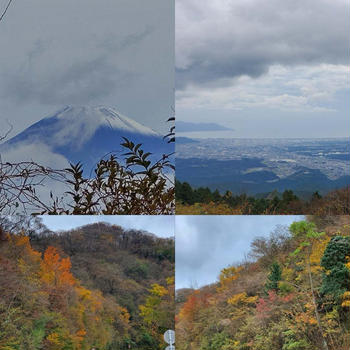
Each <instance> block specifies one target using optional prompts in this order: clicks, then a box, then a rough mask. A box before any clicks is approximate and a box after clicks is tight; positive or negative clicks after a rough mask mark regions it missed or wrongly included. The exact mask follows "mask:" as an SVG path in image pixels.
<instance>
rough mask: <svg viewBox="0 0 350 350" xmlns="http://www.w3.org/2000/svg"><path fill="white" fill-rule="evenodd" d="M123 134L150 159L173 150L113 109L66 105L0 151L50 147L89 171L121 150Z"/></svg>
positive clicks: (171, 146)
mask: <svg viewBox="0 0 350 350" xmlns="http://www.w3.org/2000/svg"><path fill="white" fill-rule="evenodd" d="M123 137H126V138H128V139H129V140H131V141H133V142H134V143H142V144H143V148H144V149H145V150H146V151H147V152H151V153H153V155H152V157H153V159H156V158H157V159H158V158H159V157H161V156H162V154H164V153H169V152H172V151H173V147H174V146H173V145H169V144H167V143H166V142H165V141H164V140H163V138H162V135H160V134H158V133H157V132H155V131H154V130H152V129H150V128H148V127H146V126H144V125H142V124H140V123H138V122H136V121H135V120H133V119H131V118H128V117H126V116H124V115H122V114H120V113H119V112H118V111H117V110H115V109H114V108H110V107H104V106H98V107H87V106H82V107H73V106H67V107H64V108H63V109H61V110H59V111H57V112H56V113H54V114H53V115H49V116H47V117H45V118H43V119H41V120H39V121H38V122H37V123H35V124H33V125H31V126H30V127H28V128H27V129H25V130H24V131H22V132H21V133H19V134H18V135H16V136H15V137H13V138H11V139H10V140H8V141H7V142H5V143H4V144H2V145H0V151H1V153H2V154H5V155H6V154H11V152H12V153H13V151H14V150H16V149H17V150H18V149H22V148H23V147H24V146H28V145H31V146H33V145H35V146H38V147H36V149H42V150H43V152H45V151H44V150H45V149H47V148H49V149H50V151H51V152H52V153H53V154H55V155H60V156H63V157H65V158H66V159H67V160H68V161H69V162H73V163H76V162H78V161H80V162H81V163H83V164H84V168H85V169H86V170H88V171H90V170H91V168H92V167H93V166H94V165H95V164H96V162H97V161H98V160H99V159H101V157H103V156H104V155H106V154H107V153H110V152H114V153H117V154H118V153H119V154H120V153H122V151H124V150H122V147H121V146H120V143H121V142H123ZM41 146H43V147H42V148H41ZM27 148H28V147H27ZM23 156H24V159H23V160H28V156H30V159H33V160H34V161H36V159H42V158H43V157H42V155H41V157H39V156H38V155H35V154H30V155H23ZM16 160H17V161H18V159H16ZM6 161H11V159H6ZM43 165H45V164H43Z"/></svg>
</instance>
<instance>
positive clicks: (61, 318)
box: [0, 223, 174, 350]
mask: <svg viewBox="0 0 350 350" xmlns="http://www.w3.org/2000/svg"><path fill="white" fill-rule="evenodd" d="M0 266H1V269H0V293H1V294H0V349H1V350H3V349H4V350H17V349H20V350H22V349H23V350H36V349H45V350H46V349H47V350H61V349H62V350H63V349H65V350H70V349H72V350H76V349H82V350H90V349H93V348H95V349H99V350H102V349H104V350H119V349H145V350H146V349H147V350H151V349H152V350H153V349H163V348H165V344H164V342H163V339H162V335H163V332H164V331H165V330H166V329H168V328H173V327H174V241H173V240H172V239H161V238H157V237H156V236H154V235H152V234H149V233H147V232H143V231H126V230H124V229H122V228H121V227H119V226H114V225H108V224H104V223H99V224H93V225H88V226H84V227H81V228H79V229H75V230H72V231H67V232H61V233H53V232H49V231H47V230H44V231H42V230H41V231H40V232H35V230H30V229H28V231H27V232H23V233H20V234H19V233H17V234H13V233H11V232H7V233H3V234H2V236H1V241H0Z"/></svg>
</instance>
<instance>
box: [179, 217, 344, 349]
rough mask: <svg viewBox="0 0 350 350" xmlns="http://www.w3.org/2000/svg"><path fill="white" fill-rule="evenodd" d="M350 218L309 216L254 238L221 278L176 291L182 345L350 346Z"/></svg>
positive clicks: (242, 346) (287, 347) (199, 347)
mask: <svg viewBox="0 0 350 350" xmlns="http://www.w3.org/2000/svg"><path fill="white" fill-rule="evenodd" d="M349 224H350V222H349V217H341V216H339V217H323V218H320V217H308V218H307V219H306V220H303V221H297V222H294V223H292V224H291V225H290V227H289V228H288V229H287V230H281V229H279V230H275V231H274V232H272V233H271V234H270V236H269V237H268V238H262V237H258V238H256V239H254V240H253V241H252V243H251V251H250V253H249V255H248V257H249V259H247V261H245V262H243V263H241V264H235V265H230V266H223V267H222V270H221V272H220V274H219V276H218V280H217V282H216V283H213V284H210V285H206V286H203V287H201V288H197V289H193V288H192V289H191V288H183V289H179V290H177V291H176V332H177V334H176V335H177V349H179V350H346V349H349V347H350V314H349V309H350V225H349Z"/></svg>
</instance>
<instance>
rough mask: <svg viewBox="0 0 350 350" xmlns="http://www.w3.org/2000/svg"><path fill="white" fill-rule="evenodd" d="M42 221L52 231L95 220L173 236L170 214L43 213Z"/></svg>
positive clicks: (162, 235) (94, 221) (159, 234)
mask: <svg viewBox="0 0 350 350" xmlns="http://www.w3.org/2000/svg"><path fill="white" fill-rule="evenodd" d="M41 218H42V219H43V223H44V224H45V225H46V226H47V227H48V228H49V229H51V230H53V231H60V230H69V229H72V228H76V227H79V226H83V225H87V224H92V223H96V222H108V223H110V224H113V225H119V226H121V227H123V228H125V229H137V230H145V231H148V232H150V233H154V234H155V235H157V236H159V237H173V236H174V221H175V219H174V216H170V215H164V216H162V215H156V216H152V215H148V216H146V215H104V216H96V215H95V216H86V215H70V216H63V215H58V216H55V215H44V216H41Z"/></svg>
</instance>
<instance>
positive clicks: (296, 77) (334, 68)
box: [176, 64, 349, 112]
mask: <svg viewBox="0 0 350 350" xmlns="http://www.w3.org/2000/svg"><path fill="white" fill-rule="evenodd" d="M344 90H349V67H348V66H345V65H330V64H321V65H317V66H314V67H309V66H298V67H283V66H279V65H278V66H277V65H275V66H272V67H271V68H270V69H269V72H268V73H266V74H265V75H263V76H261V77H259V78H252V77H249V76H241V77H238V78H232V79H226V80H225V82H224V83H223V84H222V86H220V85H218V86H206V85H203V86H198V85H195V84H192V85H189V86H187V87H186V88H185V89H184V90H180V91H178V92H177V95H176V98H177V107H178V108H208V109H231V110H242V109H244V108H256V107H267V108H271V109H279V110H288V111H304V112H322V111H325V112H329V111H334V110H335V109H334V108H335V107H334V106H333V105H332V102H333V101H334V98H335V96H336V94H337V93H338V92H341V91H344Z"/></svg>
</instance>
